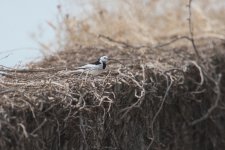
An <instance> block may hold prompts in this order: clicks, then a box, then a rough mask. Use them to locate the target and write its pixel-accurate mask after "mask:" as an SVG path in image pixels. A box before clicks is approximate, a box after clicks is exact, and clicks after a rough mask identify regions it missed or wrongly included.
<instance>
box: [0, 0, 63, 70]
mask: <svg viewBox="0 0 225 150" xmlns="http://www.w3.org/2000/svg"><path fill="white" fill-rule="evenodd" d="M58 4H60V1H59V0H0V22H1V23H0V65H4V66H7V67H16V66H22V65H24V64H25V63H27V62H29V61H31V60H33V59H38V58H41V56H42V55H41V52H40V51H39V50H38V49H40V47H39V45H38V44H37V42H36V41H35V40H34V39H32V38H31V35H32V34H34V33H35V34H36V33H37V34H38V31H39V29H40V28H41V29H42V30H43V31H44V37H43V38H44V39H45V40H50V39H52V38H54V33H53V31H52V30H50V29H49V27H48V25H47V21H54V19H55V18H56V14H57V5H58Z"/></svg>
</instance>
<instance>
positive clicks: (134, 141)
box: [0, 0, 225, 150]
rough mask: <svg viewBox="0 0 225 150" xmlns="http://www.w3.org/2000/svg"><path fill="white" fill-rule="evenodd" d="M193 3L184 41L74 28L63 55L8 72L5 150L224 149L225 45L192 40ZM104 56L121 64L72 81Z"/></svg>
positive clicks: (1, 142) (1, 110)
mask: <svg viewBox="0 0 225 150" xmlns="http://www.w3.org/2000/svg"><path fill="white" fill-rule="evenodd" d="M123 2H127V1H123ZM132 2H133V1H132ZM191 2H192V1H191V0H190V1H189V5H188V8H189V17H188V18H189V20H188V21H187V22H186V23H188V24H189V26H188V28H187V30H188V31H189V32H187V33H188V34H187V35H184V36H176V37H173V38H168V39H170V40H168V42H165V41H164V42H153V43H148V44H143V43H141V44H136V43H135V42H134V43H133V44H131V43H132V40H131V39H132V38H131V39H129V40H130V41H129V40H128V42H127V41H126V40H121V39H126V38H125V37H123V36H124V35H123V34H122V35H123V36H122V37H121V39H120V38H118V37H119V36H106V35H107V34H99V36H98V38H97V36H96V37H95V38H93V37H92V38H90V37H88V36H89V33H90V32H89V31H87V34H82V35H83V36H81V37H79V38H78V34H72V33H74V32H73V31H69V28H68V33H67V34H66V35H67V36H66V37H67V38H66V40H65V39H64V40H63V41H64V42H65V43H66V45H63V44H62V45H60V44H59V47H63V48H62V51H60V52H58V53H56V54H54V55H52V56H49V57H46V58H45V59H44V60H43V61H41V62H39V63H33V64H32V63H31V64H29V65H28V68H26V69H14V68H6V67H4V66H2V68H1V70H0V71H3V72H4V74H2V75H3V76H4V77H2V78H1V80H0V88H1V91H0V93H1V96H0V97H1V101H0V103H1V107H0V129H1V132H0V149H9V150H10V149H11V150H23V149H24V150H27V149H34V150H39V149H46V150H49V149H52V150H57V149H58V150H59V149H62V150H76V149H85V150H86V149H121V150H128V149H129V150H136V149H143V150H146V149H149V150H151V149H157V150H158V149H168V150H176V149H177V150H186V149H194V150H203V149H204V150H205V149H207V150H211V149H223V147H225V135H224V134H223V133H224V131H225V127H224V125H223V124H224V119H225V115H224V109H225V104H224V98H225V95H224V93H225V69H224V65H225V61H224V60H225V40H224V38H218V37H216V38H215V37H208V36H203V37H196V36H195V35H194V32H193V28H192V17H191V8H192V7H191ZM140 8H141V7H140ZM59 9H61V8H59ZM137 11H140V10H139V9H137ZM67 18H68V16H67ZM66 21H67V20H64V23H65V24H64V25H68V22H66ZM103 23H104V20H103ZM109 23H110V22H109ZM135 23H138V21H135ZM104 26H105V25H104ZM127 26H128V25H127ZM71 29H74V28H71ZM99 29H100V28H99ZM57 31H58V30H57ZM82 31H83V30H82ZM98 32H99V33H102V32H100V31H98ZM111 32H112V31H111ZM103 33H104V32H103ZM145 33H148V32H147V31H145ZM72 35H73V36H77V37H76V38H74V39H73V38H72V37H70V36H72ZM129 36H130V35H129ZM129 36H126V37H129ZM68 37H70V39H68ZM131 37H135V36H131ZM84 38H87V40H84ZM158 38H159V37H154V39H155V40H157V39H158ZM90 39H93V41H94V42H93V41H91V42H90V45H87V43H88V40H90ZM134 39H135V40H136V39H137V38H136V37H135V38H134ZM159 39H160V38H159ZM140 41H142V39H140ZM85 42H86V44H85ZM92 42H93V43H92ZM78 43H79V44H78ZM156 43H157V44H156ZM90 53H91V54H90ZM92 54H93V56H92ZM105 54H107V55H109V56H110V57H111V58H112V57H113V58H114V59H117V61H110V62H109V64H108V66H107V70H106V72H104V73H103V74H102V75H100V76H95V77H92V76H85V75H76V74H73V73H68V72H69V71H71V70H73V68H75V67H76V66H79V65H80V64H85V63H86V62H87V61H88V62H89V61H92V60H95V59H96V57H98V56H101V55H105Z"/></svg>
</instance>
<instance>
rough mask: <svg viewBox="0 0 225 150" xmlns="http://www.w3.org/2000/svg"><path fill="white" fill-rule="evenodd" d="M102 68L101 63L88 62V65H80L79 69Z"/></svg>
mask: <svg viewBox="0 0 225 150" xmlns="http://www.w3.org/2000/svg"><path fill="white" fill-rule="evenodd" d="M100 68H101V66H99V65H94V64H87V65H84V66H81V67H78V68H77V69H84V70H93V69H100Z"/></svg>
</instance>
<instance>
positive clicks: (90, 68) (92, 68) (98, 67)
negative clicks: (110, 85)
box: [76, 56, 109, 75]
mask: <svg viewBox="0 0 225 150" xmlns="http://www.w3.org/2000/svg"><path fill="white" fill-rule="evenodd" d="M108 60H109V57H108V56H102V57H100V58H99V59H98V60H97V61H96V62H93V63H89V64H86V65H84V66H81V67H78V68H76V72H81V73H87V74H92V75H98V74H100V73H101V72H103V71H104V70H105V69H106V63H107V62H108Z"/></svg>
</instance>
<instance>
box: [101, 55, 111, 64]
mask: <svg viewBox="0 0 225 150" xmlns="http://www.w3.org/2000/svg"><path fill="white" fill-rule="evenodd" d="M99 60H100V61H101V62H104V63H106V62H107V61H108V60H109V57H108V56H102V57H100V58H99Z"/></svg>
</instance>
